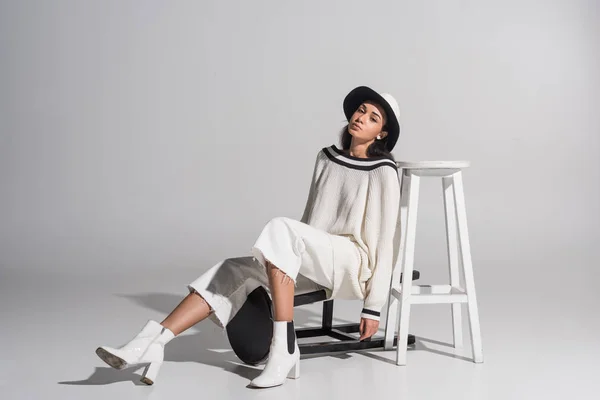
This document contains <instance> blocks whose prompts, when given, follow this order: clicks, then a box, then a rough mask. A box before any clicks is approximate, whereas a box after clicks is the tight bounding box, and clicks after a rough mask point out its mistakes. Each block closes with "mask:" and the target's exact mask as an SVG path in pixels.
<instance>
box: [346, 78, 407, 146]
mask: <svg viewBox="0 0 600 400" xmlns="http://www.w3.org/2000/svg"><path fill="white" fill-rule="evenodd" d="M368 100H371V101H373V102H375V103H377V104H379V105H380V106H381V107H382V108H383V110H384V111H385V115H386V126H387V129H386V130H387V133H388V136H387V144H386V148H387V150H388V151H392V149H393V148H394V146H395V145H396V142H397V141H398V136H399V134H400V124H399V122H398V118H397V117H396V114H395V113H394V110H392V107H391V106H390V104H389V103H388V102H387V101H386V100H385V99H384V98H383V97H382V96H381V95H380V94H379V93H377V92H376V91H375V90H373V89H371V88H370V87H367V86H359V87H357V88H355V89H352V91H351V92H350V93H348V94H347V95H346V98H344V114H345V115H346V119H347V120H348V121H350V118H351V117H352V114H354V112H355V111H356V110H357V109H358V107H359V106H360V105H361V104H362V103H364V102H365V101H368Z"/></svg>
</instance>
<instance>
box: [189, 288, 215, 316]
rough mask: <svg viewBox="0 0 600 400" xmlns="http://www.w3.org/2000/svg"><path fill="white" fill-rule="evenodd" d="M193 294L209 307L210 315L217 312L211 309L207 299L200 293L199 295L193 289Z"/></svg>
mask: <svg viewBox="0 0 600 400" xmlns="http://www.w3.org/2000/svg"><path fill="white" fill-rule="evenodd" d="M192 294H195V295H197V296H198V297H200V301H201V302H203V303H204V304H206V306H207V307H208V314H209V315H210V314H212V313H214V312H215V310H213V308H212V307H211V305H210V304H208V301H206V299H205V298H204V296H202V295H201V294H200V293H198V292H197V291H196V289H192Z"/></svg>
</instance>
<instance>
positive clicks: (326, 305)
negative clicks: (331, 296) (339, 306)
mask: <svg viewBox="0 0 600 400" xmlns="http://www.w3.org/2000/svg"><path fill="white" fill-rule="evenodd" d="M322 326H323V329H326V330H331V327H332V326H333V300H326V301H324V302H323V315H322Z"/></svg>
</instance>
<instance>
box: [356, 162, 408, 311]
mask: <svg viewBox="0 0 600 400" xmlns="http://www.w3.org/2000/svg"><path fill="white" fill-rule="evenodd" d="M382 169H383V171H382V170H381V169H379V170H378V171H377V174H374V176H373V180H372V182H371V185H370V188H369V192H370V193H369V198H368V200H367V209H366V213H367V215H366V218H365V220H366V221H367V224H368V225H371V226H369V227H368V229H369V231H370V235H371V236H372V237H374V240H373V244H372V246H374V248H375V254H374V259H373V263H374V269H373V272H372V275H371V277H370V279H369V280H368V281H367V287H366V296H365V300H364V308H363V310H362V312H361V317H362V318H369V319H375V320H379V319H380V316H381V309H382V308H383V305H384V304H385V302H386V301H387V298H388V295H389V290H390V283H391V282H390V280H391V278H392V270H393V268H394V262H395V260H394V258H395V257H394V256H395V254H396V250H397V249H395V248H394V246H395V244H396V243H397V242H398V240H397V239H398V236H397V235H399V234H400V229H397V228H398V222H399V221H398V217H399V209H400V182H399V180H398V172H397V170H394V169H392V168H382Z"/></svg>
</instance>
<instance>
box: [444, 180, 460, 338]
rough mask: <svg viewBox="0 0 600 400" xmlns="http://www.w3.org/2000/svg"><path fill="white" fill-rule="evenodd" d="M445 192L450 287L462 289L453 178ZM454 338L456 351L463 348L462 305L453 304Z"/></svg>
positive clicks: (445, 185) (445, 184) (445, 182)
mask: <svg viewBox="0 0 600 400" xmlns="http://www.w3.org/2000/svg"><path fill="white" fill-rule="evenodd" d="M442 188H443V191H444V214H445V220H446V243H447V246H448V265H449V266H450V286H452V287H460V275H459V272H458V266H459V264H458V238H457V237H456V214H455V210H456V209H455V207H454V194H453V191H454V184H453V179H452V177H451V176H446V177H443V178H442ZM450 306H451V311H452V338H453V341H454V343H453V345H454V348H455V349H459V348H462V346H463V334H462V315H461V306H462V304H461V303H452V304H451V305H450Z"/></svg>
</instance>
